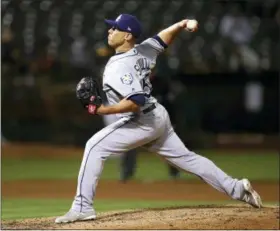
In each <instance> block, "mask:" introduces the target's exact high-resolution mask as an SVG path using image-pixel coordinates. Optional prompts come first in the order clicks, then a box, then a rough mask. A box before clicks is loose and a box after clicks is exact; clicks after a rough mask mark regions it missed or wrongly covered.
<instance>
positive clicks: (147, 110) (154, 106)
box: [142, 103, 156, 114]
mask: <svg viewBox="0 0 280 231" xmlns="http://www.w3.org/2000/svg"><path fill="white" fill-rule="evenodd" d="M155 108H156V105H155V104H154V103H153V104H152V105H151V106H149V107H147V108H146V109H144V110H143V111H142V112H143V114H147V113H149V112H151V111H152V110H154V109H155Z"/></svg>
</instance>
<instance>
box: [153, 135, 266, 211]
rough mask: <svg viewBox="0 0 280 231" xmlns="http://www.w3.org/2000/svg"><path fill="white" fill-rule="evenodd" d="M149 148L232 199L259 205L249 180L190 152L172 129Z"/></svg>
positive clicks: (259, 201)
mask: <svg viewBox="0 0 280 231" xmlns="http://www.w3.org/2000/svg"><path fill="white" fill-rule="evenodd" d="M150 150H151V151H154V152H157V153H158V154H159V155H161V156H163V157H164V158H165V159H166V160H167V161H168V162H170V163H171V164H173V165H175V166H176V167H178V168H180V169H182V170H185V171H187V172H190V173H193V174H195V175H197V176H198V177H200V178H201V179H202V180H204V181H205V182H207V183H208V184H210V185H211V186H213V187H214V188H216V189H217V190H219V191H221V192H224V193H226V194H228V195H229V196H230V197H232V198H233V199H237V200H242V201H246V202H247V203H249V204H251V205H253V206H254V207H261V200H260V197H259V196H258V194H257V193H256V192H255V191H254V190H253V189H252V186H251V185H248V184H249V182H248V181H247V180H246V179H243V180H238V179H235V178H232V177H231V176H229V175H228V174H226V173H225V172H224V171H222V170H221V169H220V168H219V167H217V166H216V165H215V164H214V163H213V162H212V161H211V160H209V159H207V158H205V157H203V156H200V155H197V154H196V153H194V152H191V151H190V150H188V149H187V148H186V147H185V145H184V144H183V142H182V141H181V140H180V138H179V137H178V136H177V134H176V133H175V132H174V131H170V132H169V134H168V135H167V136H166V137H162V138H161V139H160V140H158V141H157V142H156V143H155V144H154V145H153V146H152V147H150ZM246 185H247V186H246ZM246 187H247V188H246ZM247 193H249V194H250V195H251V196H250V199H247V200H245V199H244V196H245V195H246V194H247ZM253 197H254V198H255V199H254V198H253Z"/></svg>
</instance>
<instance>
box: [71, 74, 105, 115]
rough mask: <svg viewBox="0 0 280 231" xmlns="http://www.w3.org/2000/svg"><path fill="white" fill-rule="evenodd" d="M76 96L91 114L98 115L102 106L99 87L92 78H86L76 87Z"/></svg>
mask: <svg viewBox="0 0 280 231" xmlns="http://www.w3.org/2000/svg"><path fill="white" fill-rule="evenodd" d="M76 96H77V98H78V99H79V100H80V102H81V104H82V105H83V107H84V108H86V109H87V110H88V112H89V113H90V114H94V115H95V114H96V111H97V109H98V107H100V105H101V104H102V98H101V95H100V89H99V85H98V83H97V81H96V80H94V79H93V78H92V77H84V78H82V79H81V80H80V82H79V83H78V84H77V87H76Z"/></svg>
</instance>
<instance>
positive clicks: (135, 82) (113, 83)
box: [105, 66, 144, 98]
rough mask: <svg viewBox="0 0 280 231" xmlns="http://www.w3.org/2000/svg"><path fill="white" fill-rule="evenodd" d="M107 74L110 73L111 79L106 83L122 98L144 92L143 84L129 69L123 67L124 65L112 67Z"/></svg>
mask: <svg viewBox="0 0 280 231" xmlns="http://www.w3.org/2000/svg"><path fill="white" fill-rule="evenodd" d="M106 75H110V78H108V79H110V81H107V82H106V83H105V85H106V86H107V87H109V88H110V89H111V90H112V91H114V92H116V93H117V94H118V95H119V96H121V97H122V98H129V97H131V96H132V95H139V94H144V91H143V87H142V84H141V83H140V81H139V79H138V78H137V76H135V74H134V73H133V72H130V71H129V69H125V68H123V69H122V66H118V68H117V69H114V68H113V69H111V70H110V71H109V72H107V74H106Z"/></svg>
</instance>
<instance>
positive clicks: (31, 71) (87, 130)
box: [1, 0, 280, 219]
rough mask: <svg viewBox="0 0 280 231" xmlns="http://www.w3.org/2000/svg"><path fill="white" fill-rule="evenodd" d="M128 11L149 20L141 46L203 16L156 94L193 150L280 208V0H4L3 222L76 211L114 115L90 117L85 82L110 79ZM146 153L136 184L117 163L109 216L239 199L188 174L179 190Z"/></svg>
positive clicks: (105, 180)
mask: <svg viewBox="0 0 280 231" xmlns="http://www.w3.org/2000/svg"><path fill="white" fill-rule="evenodd" d="M121 13H130V14H134V15H135V16H137V17H138V18H139V19H140V21H141V22H142V25H143V30H144V34H143V36H142V37H141V38H140V39H139V41H138V42H139V43H140V42H141V41H143V40H144V39H146V38H148V37H151V36H153V35H155V34H156V33H157V32H159V31H160V30H162V29H164V28H165V27H168V26H169V25H171V24H173V23H175V22H177V21H179V20H181V19H183V18H189V19H192V18H194V19H197V20H198V22H199V30H198V31H197V32H196V33H189V32H183V33H181V34H180V35H179V36H178V38H177V39H176V40H175V42H174V44H172V45H171V46H170V47H169V48H168V49H167V50H166V51H165V52H164V53H163V54H162V55H161V56H159V58H158V61H157V66H156V70H155V73H154V75H153V76H152V83H153V88H154V91H153V93H154V96H156V98H157V99H158V100H159V101H160V102H161V103H162V104H163V105H164V106H165V107H166V108H167V110H168V111H169V113H170V115H171V120H172V123H173V125H174V127H175V130H176V132H177V133H178V134H179V136H180V137H181V139H182V140H183V142H185V143H186V146H187V147H189V148H190V149H194V150H195V151H197V152H198V153H200V154H203V155H205V156H207V157H208V158H210V159H211V160H213V161H214V162H215V163H216V164H217V165H218V166H219V167H221V168H222V169H223V170H225V171H226V172H227V173H228V174H230V175H233V176H235V177H239V178H241V177H247V178H249V179H250V180H252V181H254V185H255V186H256V188H257V190H259V192H260V194H261V195H262V196H263V200H264V201H265V202H271V203H277V202H278V203H279V150H280V142H279V58H280V43H279V41H280V2H279V0H266V1H261V0H254V1H250V0H247V1H245V0H244V1H230V0H228V1H206V0H168V1H167V0H150V1H144V0H142V1H141V0H102V1H101V0H81V1H78V0H64V1H63V0H61V1H58V0H56V1H54V0H53V1H51V0H2V1H1V27H2V28H1V39H2V40H1V58H2V60H1V93H2V95H1V96H2V97H1V100H2V102H1V103H2V110H1V117H2V118H1V119H2V121H1V141H2V142H1V143H2V149H1V172H2V174H1V178H2V181H1V182H2V191H1V193H2V200H3V206H2V209H3V212H2V216H3V219H14V218H23V217H34V216H56V215H60V213H62V212H65V211H66V209H68V208H69V205H70V203H71V200H72V198H73V196H74V193H75V188H76V179H77V174H78V171H79V166H80V161H81V158H82V154H83V148H84V145H85V143H86V141H87V140H88V139H89V138H90V137H91V136H92V135H93V134H95V133H96V132H97V131H99V130H100V129H102V128H103V127H104V120H103V119H104V118H102V117H100V116H91V115H89V114H87V112H86V111H85V110H84V109H83V108H82V106H81V104H80V102H79V101H78V100H77V99H76V95H75V88H76V84H77V83H78V82H79V80H80V79H81V78H82V77H83V76H89V75H91V76H93V77H95V78H100V77H101V76H102V72H103V69H104V66H105V64H106V62H107V61H108V59H109V58H110V56H111V55H113V54H114V53H113V51H112V50H111V49H110V48H109V47H108V45H107V41H106V38H107V31H108V29H109V28H108V27H107V26H106V25H105V23H104V19H105V18H111V19H115V18H116V17H117V16H118V15H119V14H121ZM138 152H140V153H141V155H139V158H138V159H137V165H136V159H134V160H132V162H133V163H132V164H131V163H127V165H133V166H134V167H133V168H137V171H136V172H134V173H133V174H134V177H135V179H136V183H135V181H133V182H131V184H126V185H125V186H124V185H121V186H120V185H118V183H116V182H118V180H119V179H120V178H119V172H120V171H123V170H120V169H121V167H120V165H119V159H118V158H112V159H109V160H108V162H106V165H105V169H104V172H103V174H102V178H101V179H102V180H101V184H100V186H99V187H100V188H99V191H98V193H97V202H96V204H95V207H96V209H97V211H108V210H111V209H112V208H114V209H125V208H140V207H147V206H152V203H155V200H160V198H161V199H162V201H160V202H159V203H156V204H153V205H154V206H159V205H162V206H165V205H167V204H166V203H168V205H175V204H176V203H177V205H178V204H180V205H182V203H189V200H191V202H190V203H204V204H205V203H206V202H205V201H209V200H212V202H211V203H213V200H221V199H222V200H228V198H226V197H225V196H224V197H221V194H220V193H218V192H216V191H215V190H214V189H212V188H211V187H209V186H207V185H206V184H204V183H203V182H201V184H203V185H204V186H205V188H204V187H196V186H197V183H195V184H192V183H191V182H192V181H189V180H197V178H196V177H195V176H192V175H189V174H185V175H181V177H182V179H184V180H187V181H188V182H184V184H182V185H180V184H179V185H177V186H174V185H170V184H171V183H170V181H169V182H165V181H166V180H167V179H168V173H167V172H168V169H167V165H165V164H162V162H161V161H160V160H159V159H158V158H157V157H156V156H155V155H149V154H148V155H145V154H147V153H146V152H145V151H143V150H140V151H139V150H138ZM134 171H135V169H134ZM137 180H140V181H141V182H146V183H147V182H156V181H164V183H162V184H161V183H158V184H160V185H158V184H156V183H153V184H148V185H147V186H144V185H143V184H137ZM172 182H173V181H172ZM199 182H200V181H199ZM174 187H179V188H178V190H175V191H174V190H173V189H174ZM112 188H114V195H113V194H112ZM211 190H212V191H211ZM117 192H118V193H117ZM215 193H216V194H215ZM191 195H193V196H191ZM36 198H40V199H36ZM41 198H42V199H41ZM46 198H52V200H46ZM62 198H66V199H62ZM108 198H112V200H110V203H107V202H108V201H106V200H107V199H108ZM121 198H122V200H121ZM128 198H130V199H132V198H134V201H130V203H129V202H128V200H127V199H128ZM143 198H144V199H145V198H146V199H147V200H148V199H149V200H148V201H143V200H144V199H143ZM140 199H141V202H139V200H140ZM179 199H181V200H183V201H184V202H182V201H177V202H176V203H175V202H174V201H172V200H179ZM103 200H105V201H103ZM201 201H203V202H201ZM174 203H175V204H174ZM42 208H44V210H42Z"/></svg>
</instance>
